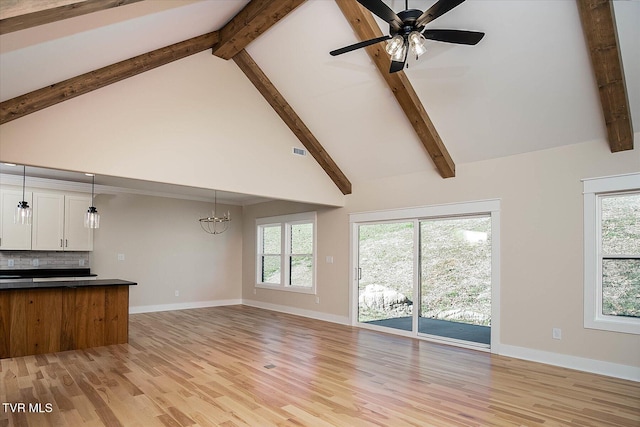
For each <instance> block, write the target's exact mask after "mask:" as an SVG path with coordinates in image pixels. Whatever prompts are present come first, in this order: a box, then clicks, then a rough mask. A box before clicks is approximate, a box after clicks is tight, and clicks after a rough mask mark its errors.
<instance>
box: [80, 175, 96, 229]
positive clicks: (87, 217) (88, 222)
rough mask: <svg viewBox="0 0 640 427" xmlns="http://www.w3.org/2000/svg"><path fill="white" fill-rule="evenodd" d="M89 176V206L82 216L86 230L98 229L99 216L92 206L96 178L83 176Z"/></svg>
mask: <svg viewBox="0 0 640 427" xmlns="http://www.w3.org/2000/svg"><path fill="white" fill-rule="evenodd" d="M85 175H90V176H91V206H89V209H87V213H86V214H84V226H85V227H87V228H100V214H99V213H98V210H97V209H96V207H95V206H93V190H94V188H95V185H96V176H95V175H94V174H88V173H87V174H85Z"/></svg>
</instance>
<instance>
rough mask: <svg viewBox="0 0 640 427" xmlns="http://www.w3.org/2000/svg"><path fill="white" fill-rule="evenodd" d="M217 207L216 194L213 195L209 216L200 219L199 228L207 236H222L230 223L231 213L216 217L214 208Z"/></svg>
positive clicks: (215, 192)
mask: <svg viewBox="0 0 640 427" xmlns="http://www.w3.org/2000/svg"><path fill="white" fill-rule="evenodd" d="M217 207H218V192H217V191H214V193H213V212H212V213H211V216H207V217H204V218H200V219H199V220H198V221H200V227H202V229H203V230H204V231H206V232H207V233H209V234H222V233H224V232H225V231H227V228H229V221H231V212H230V211H227V212H226V213H224V214H223V215H222V216H216V208H217Z"/></svg>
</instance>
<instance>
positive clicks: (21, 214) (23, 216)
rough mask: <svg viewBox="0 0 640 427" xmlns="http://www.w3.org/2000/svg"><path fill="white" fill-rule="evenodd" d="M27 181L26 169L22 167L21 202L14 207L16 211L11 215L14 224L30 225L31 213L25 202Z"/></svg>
mask: <svg viewBox="0 0 640 427" xmlns="http://www.w3.org/2000/svg"><path fill="white" fill-rule="evenodd" d="M26 179H27V167H26V166H22V201H21V202H19V203H18V206H16V211H15V213H14V214H13V222H14V223H15V224H23V225H31V216H32V215H33V211H32V210H31V208H30V207H29V203H27V201H26V200H25V197H24V195H25V193H24V190H25V183H26Z"/></svg>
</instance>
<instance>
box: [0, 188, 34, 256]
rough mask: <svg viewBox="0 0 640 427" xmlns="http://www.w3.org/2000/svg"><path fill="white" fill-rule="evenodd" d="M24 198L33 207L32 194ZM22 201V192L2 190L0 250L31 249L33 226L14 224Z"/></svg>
mask: <svg viewBox="0 0 640 427" xmlns="http://www.w3.org/2000/svg"><path fill="white" fill-rule="evenodd" d="M24 197H25V200H26V201H27V203H29V206H32V202H31V193H30V192H27V193H25V195H24ZM21 201H22V191H18V190H0V249H2V250H24V249H27V250H28V249H31V225H25V224H14V222H13V215H14V214H15V210H16V206H18V203H19V202H21Z"/></svg>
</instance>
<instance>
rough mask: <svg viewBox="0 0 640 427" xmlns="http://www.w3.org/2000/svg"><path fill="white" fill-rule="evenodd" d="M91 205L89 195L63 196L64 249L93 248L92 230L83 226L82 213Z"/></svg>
mask: <svg viewBox="0 0 640 427" xmlns="http://www.w3.org/2000/svg"><path fill="white" fill-rule="evenodd" d="M89 206H91V197H87V196H75V195H73V196H69V195H67V196H65V202H64V250H65V251H91V250H93V230H92V229H90V228H86V227H85V226H84V214H85V213H86V212H87V209H89Z"/></svg>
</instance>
